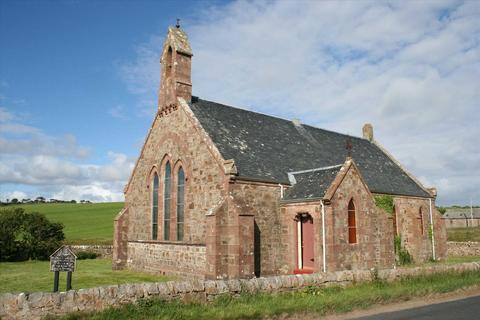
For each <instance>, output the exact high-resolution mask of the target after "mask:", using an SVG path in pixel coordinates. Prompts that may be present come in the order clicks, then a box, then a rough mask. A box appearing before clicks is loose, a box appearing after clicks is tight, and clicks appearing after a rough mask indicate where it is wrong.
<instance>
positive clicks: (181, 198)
mask: <svg viewBox="0 0 480 320" xmlns="http://www.w3.org/2000/svg"><path fill="white" fill-rule="evenodd" d="M184 212H185V173H184V171H183V168H182V167H180V169H178V175H177V240H179V241H182V240H183V221H184Z"/></svg>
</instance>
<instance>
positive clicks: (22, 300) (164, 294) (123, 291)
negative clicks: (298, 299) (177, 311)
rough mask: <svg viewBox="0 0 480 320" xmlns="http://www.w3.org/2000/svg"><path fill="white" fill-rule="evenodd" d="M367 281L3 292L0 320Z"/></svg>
mask: <svg viewBox="0 0 480 320" xmlns="http://www.w3.org/2000/svg"><path fill="white" fill-rule="evenodd" d="M467 270H480V264H479V263H475V262H471V263H463V264H457V265H434V266H429V267H423V268H420V267H418V268H399V269H386V270H380V271H379V272H378V277H379V278H380V279H385V280H387V281H393V280H395V279H398V278H400V277H405V276H413V275H419V274H431V273H436V272H446V271H456V272H462V271H467ZM372 277H373V275H372V272H371V271H368V270H364V271H338V272H328V273H316V274H304V275H286V276H276V277H269V278H253V279H249V280H207V281H202V280H191V281H182V282H173V281H170V282H159V283H142V284H125V285H114V286H108V287H99V288H91V289H79V290H70V291H67V292H57V293H50V292H48V293H47V292H36V293H20V294H12V293H4V294H1V295H0V318H1V319H4V320H10V319H29V320H30V319H33V320H34V319H40V318H42V317H45V316H47V315H65V314H67V313H70V312H75V311H100V310H103V309H105V308H108V307H110V306H119V305H122V304H127V303H133V302H136V301H138V300H139V299H148V298H160V299H162V300H173V299H178V300H183V301H192V300H197V301H210V300H212V299H215V297H217V296H218V295H220V294H230V295H238V294H240V293H255V292H282V291H292V290H298V289H301V288H303V287H306V286H311V285H316V286H329V285H345V284H348V283H352V282H354V281H355V282H361V281H370V280H372Z"/></svg>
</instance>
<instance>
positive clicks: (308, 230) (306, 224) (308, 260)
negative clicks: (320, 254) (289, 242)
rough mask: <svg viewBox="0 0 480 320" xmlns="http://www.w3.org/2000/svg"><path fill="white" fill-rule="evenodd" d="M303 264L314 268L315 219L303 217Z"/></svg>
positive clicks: (305, 266)
mask: <svg viewBox="0 0 480 320" xmlns="http://www.w3.org/2000/svg"><path fill="white" fill-rule="evenodd" d="M302 262H303V263H302V264H303V268H304V269H313V267H314V255H313V221H312V219H311V218H310V219H302Z"/></svg>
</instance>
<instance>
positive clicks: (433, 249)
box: [428, 198, 437, 260]
mask: <svg viewBox="0 0 480 320" xmlns="http://www.w3.org/2000/svg"><path fill="white" fill-rule="evenodd" d="M428 200H429V204H430V228H432V258H433V260H437V259H436V257H435V234H434V232H433V229H434V228H433V214H432V199H431V198H430V199H428Z"/></svg>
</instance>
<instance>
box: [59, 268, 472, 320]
mask: <svg viewBox="0 0 480 320" xmlns="http://www.w3.org/2000/svg"><path fill="white" fill-rule="evenodd" d="M479 284H480V272H464V273H442V274H434V275H428V276H427V275H426V276H416V277H408V278H404V279H401V280H399V281H395V282H392V283H386V282H382V281H376V282H370V283H360V284H356V285H352V286H349V287H346V288H342V287H330V288H318V287H308V288H306V289H304V290H302V291H299V292H289V293H280V294H254V295H242V296H240V297H237V298H231V297H227V296H222V297H220V298H219V299H217V300H215V301H214V302H213V303H211V304H201V303H188V304H183V303H181V302H164V301H160V300H143V301H141V302H140V303H138V304H130V305H125V306H122V307H119V308H111V309H107V310H105V311H102V312H99V313H94V314H85V313H83V314H82V313H76V314H70V315H68V316H67V317H65V318H64V319H105V320H107V319H209V320H210V319H259V318H263V317H276V316H279V315H282V316H285V315H292V314H299V315H300V317H299V319H301V318H302V317H301V315H302V314H311V315H315V316H321V315H325V314H331V313H344V312H349V311H352V310H354V309H364V308H367V307H370V306H372V305H375V304H385V303H389V302H394V301H403V300H409V299H412V298H415V297H420V296H425V295H430V294H435V293H444V292H450V291H454V290H457V289H461V288H466V287H471V286H475V285H479Z"/></svg>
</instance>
